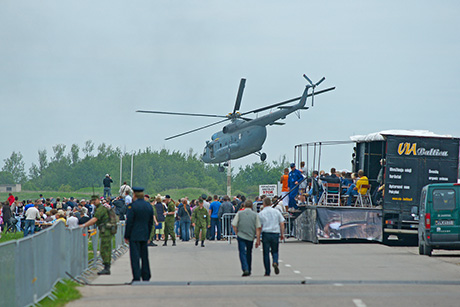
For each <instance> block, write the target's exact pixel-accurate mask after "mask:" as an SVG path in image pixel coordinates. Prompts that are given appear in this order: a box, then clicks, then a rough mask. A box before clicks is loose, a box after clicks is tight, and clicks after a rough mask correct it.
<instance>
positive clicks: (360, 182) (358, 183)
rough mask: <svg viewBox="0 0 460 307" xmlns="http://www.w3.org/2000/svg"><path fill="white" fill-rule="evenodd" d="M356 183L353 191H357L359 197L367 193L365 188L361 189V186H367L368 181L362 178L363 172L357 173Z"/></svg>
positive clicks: (364, 177)
mask: <svg viewBox="0 0 460 307" xmlns="http://www.w3.org/2000/svg"><path fill="white" fill-rule="evenodd" d="M358 178H359V179H358V181H356V187H355V190H356V191H358V193H360V194H361V195H364V194H366V193H367V188H362V186H363V185H369V179H367V177H366V176H364V171H363V170H359V171H358Z"/></svg>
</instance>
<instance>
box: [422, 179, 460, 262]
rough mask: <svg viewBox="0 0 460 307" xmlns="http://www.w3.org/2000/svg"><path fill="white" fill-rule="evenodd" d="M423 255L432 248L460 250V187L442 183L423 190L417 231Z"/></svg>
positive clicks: (428, 253)
mask: <svg viewBox="0 0 460 307" xmlns="http://www.w3.org/2000/svg"><path fill="white" fill-rule="evenodd" d="M418 248H419V253H420V255H427V256H431V252H432V250H433V249H450V250H460V184H458V183H440V184H429V185H426V186H425V187H423V189H422V193H421V197H420V224H419V228H418Z"/></svg>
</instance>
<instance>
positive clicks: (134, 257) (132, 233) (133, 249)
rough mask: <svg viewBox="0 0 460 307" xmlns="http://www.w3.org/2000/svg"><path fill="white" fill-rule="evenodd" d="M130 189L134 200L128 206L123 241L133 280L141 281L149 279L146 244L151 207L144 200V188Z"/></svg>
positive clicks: (151, 216) (151, 223)
mask: <svg viewBox="0 0 460 307" xmlns="http://www.w3.org/2000/svg"><path fill="white" fill-rule="evenodd" d="M132 189H133V192H134V198H133V200H134V201H133V202H132V203H131V204H130V205H129V206H128V213H127V216H126V231H125V242H126V243H129V256H130V259H131V270H132V272H133V281H140V280H141V278H142V280H143V281H149V280H150V277H151V274H150V265H149V255H148V249H147V244H148V241H149V236H150V232H151V231H152V227H153V208H152V206H151V205H150V204H149V203H148V202H146V201H145V200H144V193H143V191H144V188H139V187H133V188H132ZM140 261H142V266H141V265H140V263H139V262H140Z"/></svg>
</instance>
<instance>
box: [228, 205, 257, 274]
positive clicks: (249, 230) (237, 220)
mask: <svg viewBox="0 0 460 307" xmlns="http://www.w3.org/2000/svg"><path fill="white" fill-rule="evenodd" d="M232 226H233V230H234V231H235V234H236V235H237V240H238V251H239V252H240V262H241V269H242V270H243V276H249V275H251V268H252V265H251V264H252V245H253V243H254V238H255V237H256V235H257V238H259V240H258V241H257V242H256V248H257V247H259V245H260V230H261V224H260V220H259V215H258V214H257V213H255V212H254V211H252V202H251V201H250V200H246V201H245V203H244V210H243V211H238V213H237V214H236V215H235V217H234V218H233V221H232Z"/></svg>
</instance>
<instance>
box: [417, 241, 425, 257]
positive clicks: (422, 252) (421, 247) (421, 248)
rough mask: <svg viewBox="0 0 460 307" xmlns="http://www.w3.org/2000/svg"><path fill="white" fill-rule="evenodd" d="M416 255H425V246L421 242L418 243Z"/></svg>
mask: <svg viewBox="0 0 460 307" xmlns="http://www.w3.org/2000/svg"><path fill="white" fill-rule="evenodd" d="M418 253H419V255H425V244H423V242H421V241H419V242H418Z"/></svg>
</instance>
